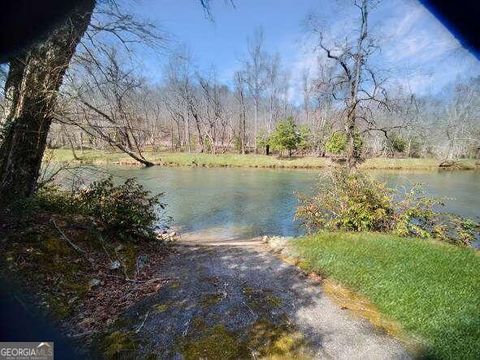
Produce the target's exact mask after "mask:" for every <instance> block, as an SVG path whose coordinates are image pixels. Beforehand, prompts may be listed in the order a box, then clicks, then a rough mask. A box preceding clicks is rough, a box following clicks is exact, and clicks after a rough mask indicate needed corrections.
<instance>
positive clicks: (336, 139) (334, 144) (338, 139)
mask: <svg viewBox="0 0 480 360" xmlns="http://www.w3.org/2000/svg"><path fill="white" fill-rule="evenodd" d="M346 147H347V136H346V135H345V133H343V132H334V133H333V134H332V135H331V136H330V137H329V138H328V140H327V142H326V143H325V151H327V152H329V153H332V154H341V153H343V152H344V151H345V149H346Z"/></svg>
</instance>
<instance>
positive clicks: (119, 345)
mask: <svg viewBox="0 0 480 360" xmlns="http://www.w3.org/2000/svg"><path fill="white" fill-rule="evenodd" d="M134 335H135V334H134V333H133V332H131V331H120V330H118V331H114V332H112V333H110V334H108V335H105V336H104V337H103V338H102V339H101V343H100V344H101V345H100V349H101V351H102V354H103V355H104V357H105V358H107V359H135V358H136V354H135V353H136V350H137V348H138V345H139V343H138V341H137V340H136V339H135V336H134Z"/></svg>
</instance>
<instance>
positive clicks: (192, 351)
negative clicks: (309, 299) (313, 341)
mask: <svg viewBox="0 0 480 360" xmlns="http://www.w3.org/2000/svg"><path fill="white" fill-rule="evenodd" d="M191 334H192V335H190V336H189V337H187V338H186V339H182V341H181V344H180V353H181V354H182V355H183V356H184V358H185V359H186V360H188V359H250V358H254V359H272V360H273V359H275V360H277V359H278V360H279V359H309V358H310V356H309V355H308V353H307V351H306V342H305V340H304V338H303V336H302V334H301V333H300V332H298V331H296V330H295V329H294V328H293V326H292V325H290V324H289V322H288V321H286V320H285V319H282V320H281V321H280V322H279V323H278V324H277V323H274V322H272V321H270V320H267V319H261V320H257V321H256V322H254V323H253V324H251V325H250V326H249V327H248V328H246V329H244V330H243V331H230V330H228V329H227V328H226V327H225V325H223V324H215V325H213V326H211V327H206V324H205V321H204V320H203V319H202V318H200V317H195V318H194V319H193V320H192V332H191Z"/></svg>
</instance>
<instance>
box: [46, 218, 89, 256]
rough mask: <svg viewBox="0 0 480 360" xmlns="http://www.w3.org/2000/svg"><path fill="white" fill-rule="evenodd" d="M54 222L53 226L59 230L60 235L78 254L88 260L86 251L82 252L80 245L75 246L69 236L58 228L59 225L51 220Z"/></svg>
mask: <svg viewBox="0 0 480 360" xmlns="http://www.w3.org/2000/svg"><path fill="white" fill-rule="evenodd" d="M51 221H52V224H53V226H55V229H57V231H58V232H59V233H60V235H61V236H62V238H63V239H64V240H65V241H66V242H67V243H68V244H69V245H70V246H71V247H72V248H74V249H75V250H76V251H77V252H79V253H80V254H82V255H83V256H85V257H86V258H87V259H88V257H87V253H86V252H85V250H82V249H81V248H80V247H79V246H78V245H75V244H74V243H73V242H72V241H71V240H70V239H69V238H68V237H67V235H65V233H64V232H63V231H62V230H61V229H60V228H59V227H58V226H57V224H56V223H55V220H53V219H52V220H51Z"/></svg>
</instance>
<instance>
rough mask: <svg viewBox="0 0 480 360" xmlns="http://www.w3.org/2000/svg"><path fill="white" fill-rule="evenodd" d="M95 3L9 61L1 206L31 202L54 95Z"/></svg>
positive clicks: (89, 1)
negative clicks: (22, 201) (16, 201)
mask: <svg viewBox="0 0 480 360" xmlns="http://www.w3.org/2000/svg"><path fill="white" fill-rule="evenodd" d="M94 7H95V0H85V1H81V2H80V3H79V5H78V6H77V8H76V9H75V10H74V11H73V12H72V14H71V15H70V17H69V18H68V19H67V20H66V21H65V22H64V23H63V24H62V25H61V26H59V27H58V28H57V29H56V30H54V31H53V32H52V34H51V35H50V36H49V38H47V39H46V40H45V41H44V42H42V43H39V44H37V45H35V46H34V47H33V48H31V49H28V50H26V51H24V53H23V54H22V55H20V56H18V57H16V58H14V59H12V60H11V61H10V68H9V73H8V78H7V81H6V83H5V94H6V112H5V114H6V115H5V119H4V127H3V129H2V134H1V141H2V142H1V144H0V203H1V204H8V203H9V202H11V201H12V200H13V199H18V198H22V197H26V196H30V195H31V194H32V193H33V192H34V191H35V188H36V184H37V179H38V176H39V171H40V166H41V162H42V157H43V153H44V151H45V146H46V141H47V135H48V130H49V129H50V124H51V122H52V119H53V113H54V108H55V102H56V95H57V92H58V89H59V88H60V85H61V83H62V78H63V75H64V74H65V71H66V69H67V67H68V65H69V63H70V60H71V58H72V56H73V54H74V52H75V48H76V46H77V44H78V43H79V41H80V39H81V37H82V35H83V34H84V33H85V31H86V29H87V27H88V25H89V23H90V18H91V14H92V11H93V9H94Z"/></svg>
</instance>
